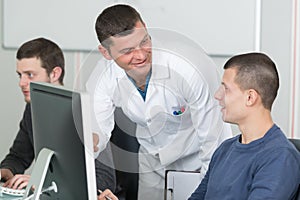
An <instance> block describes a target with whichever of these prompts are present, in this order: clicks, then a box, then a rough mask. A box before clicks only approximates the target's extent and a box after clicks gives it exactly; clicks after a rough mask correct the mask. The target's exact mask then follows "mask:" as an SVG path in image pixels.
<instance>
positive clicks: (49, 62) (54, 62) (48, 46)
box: [0, 38, 115, 191]
mask: <svg viewBox="0 0 300 200" xmlns="http://www.w3.org/2000/svg"><path fill="white" fill-rule="evenodd" d="M16 58H17V70H16V71H17V74H18V75H19V78H20V81H19V86H20V88H21V91H22V93H23V94H24V98H25V101H26V103H27V104H26V107H25V111H24V114H23V118H22V120H21V122H20V125H19V126H20V129H19V132H18V134H17V136H16V138H15V140H14V142H13V145H12V146H11V148H10V150H9V153H8V154H7V155H6V157H5V158H4V160H3V161H2V162H1V164H0V170H1V178H2V179H1V180H2V181H5V183H4V184H3V186H5V187H10V188H13V189H21V188H24V187H26V185H27V184H28V181H29V178H30V176H29V175H25V174H24V172H25V170H26V169H27V168H28V167H29V166H30V165H31V163H32V162H33V160H34V156H35V155H34V146H33V132H32V120H31V112H30V89H29V86H30V82H31V81H38V82H48V83H51V84H56V85H63V78H64V73H65V70H64V65H65V61H64V56H63V52H62V50H61V49H60V47H59V46H58V45H57V44H55V43H54V42H52V41H50V40H48V39H44V38H37V39H33V40H30V41H28V42H26V43H24V44H23V45H22V46H21V47H20V48H19V49H18V51H17V55H16ZM106 154H107V155H108V156H110V155H111V152H110V149H107V151H106ZM102 155H103V154H101V155H100V156H102ZM106 159H107V158H106ZM99 160H101V158H100V159H99V158H98V159H95V167H96V169H95V170H96V180H97V188H98V189H100V190H105V189H107V188H108V189H111V190H113V191H114V190H115V171H114V169H112V168H110V167H108V166H106V165H104V164H103V163H101V162H100V161H99Z"/></svg>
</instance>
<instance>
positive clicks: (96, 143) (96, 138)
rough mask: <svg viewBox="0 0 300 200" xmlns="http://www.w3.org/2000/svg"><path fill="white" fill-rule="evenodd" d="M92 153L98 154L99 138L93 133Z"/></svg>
mask: <svg viewBox="0 0 300 200" xmlns="http://www.w3.org/2000/svg"><path fill="white" fill-rule="evenodd" d="M93 143H94V152H98V151H99V148H98V144H99V136H98V134H97V133H93Z"/></svg>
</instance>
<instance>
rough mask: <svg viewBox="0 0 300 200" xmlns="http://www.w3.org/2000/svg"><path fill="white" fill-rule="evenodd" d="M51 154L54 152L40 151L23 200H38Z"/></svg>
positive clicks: (45, 149) (44, 149)
mask: <svg viewBox="0 0 300 200" xmlns="http://www.w3.org/2000/svg"><path fill="white" fill-rule="evenodd" d="M53 154H54V151H52V150H50V149H47V148H43V149H42V150H41V151H40V153H39V155H38V157H37V160H36V163H35V164H34V168H33V170H32V173H31V176H30V179H29V183H28V185H27V187H26V191H25V194H24V196H23V200H25V199H34V200H39V196H40V194H41V192H42V188H43V185H44V181H45V177H46V174H47V170H48V167H49V163H50V161H51V158H52V156H53Z"/></svg>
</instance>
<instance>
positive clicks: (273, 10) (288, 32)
mask: <svg viewBox="0 0 300 200" xmlns="http://www.w3.org/2000/svg"><path fill="white" fill-rule="evenodd" d="M294 1H297V0H277V1H272V0H264V1H262V27H261V47H260V48H261V51H263V52H265V53H267V54H269V55H270V56H271V57H272V58H273V59H274V60H275V62H276V64H277V66H278V69H279V73H280V79H281V82H280V83H281V86H280V90H279V96H278V98H277V100H276V102H275V105H274V108H273V112H272V114H273V116H274V119H275V121H276V123H278V124H279V125H280V126H281V127H282V129H283V130H284V131H285V132H286V133H287V136H291V125H290V120H291V110H290V107H291V102H292V98H291V94H292V92H291V87H292V84H291V82H292V81H291V79H292V75H291V73H292V62H291V59H292V56H291V55H292V53H293V49H292V42H293V41H292V30H293V23H292V13H293V12H292V6H293V2H294ZM298 3H299V4H300V2H298ZM200 6H201V5H200ZM2 8H3V1H1V3H0V11H1V12H2ZM232 9H238V8H232ZM186 11H187V12H188V9H186ZM183 12H184V10H182V13H180V15H184V13H183ZM279 13H280V14H279ZM153 14H154V13H153ZM19 17H22V16H19ZM215 17H216V19H218V18H221V17H222V16H219V15H218V13H215ZM2 18H3V13H1V14H0V21H1V23H2ZM198 20H202V19H198ZM204 20H205V19H204ZM299 21H300V19H299ZM195 25H197V21H195ZM212 26H213V24H212ZM2 27H3V26H2V24H1V27H0V33H1V38H0V42H1V44H2V43H3V37H2V33H3V30H2ZM238 28H239V27H237V29H238ZM92 31H93V30H92ZM223 31H224V32H226V31H230V30H227V29H226V28H224V30H223ZM20 34H22V33H20ZM219 34H222V32H220V33H219ZM78 39H80V38H78ZM213 39H214V38H212V40H213ZM82 40H84V38H83V39H82ZM233 45H236V44H233ZM298 45H300V44H298ZM15 53H16V49H4V48H3V47H1V48H0V60H1V65H2V66H1V70H2V71H1V72H2V74H3V75H2V77H1V78H2V81H1V84H0V91H1V92H2V95H1V103H0V111H1V112H0V121H1V139H0V160H1V159H2V158H3V157H4V156H5V154H6V153H7V151H8V149H9V147H10V145H11V143H12V141H13V139H14V137H15V135H16V133H17V130H18V124H19V121H20V119H21V117H22V113H23V109H24V105H25V103H24V101H23V96H22V94H21V92H20V89H19V87H18V78H17V75H16V72H15V70H16V69H15ZM64 53H65V57H66V71H67V72H66V79H65V85H66V86H67V87H73V82H74V80H75V77H76V71H78V70H79V68H80V66H81V64H83V63H84V65H85V67H86V65H88V66H93V65H94V63H95V62H96V61H97V59H98V58H99V57H98V54H97V53H91V54H89V53H86V52H74V51H73V52H72V51H65V52H64ZM238 53H241V52H233V54H238ZM297 57H298V59H300V53H298V54H297ZM87 58H88V59H87ZM213 59H214V61H215V62H216V63H217V65H218V66H219V67H220V73H222V66H223V64H224V62H225V61H226V60H227V59H228V55H224V56H222V55H219V56H213ZM298 67H299V66H298ZM299 92H300V91H299V87H298V93H299ZM298 109H299V108H298ZM297 120H298V121H299V119H297ZM297 120H296V122H295V123H296V126H297V127H299V122H298V121H297ZM298 130H299V128H298ZM235 131H237V130H236V129H235ZM294 137H300V135H299V133H294Z"/></svg>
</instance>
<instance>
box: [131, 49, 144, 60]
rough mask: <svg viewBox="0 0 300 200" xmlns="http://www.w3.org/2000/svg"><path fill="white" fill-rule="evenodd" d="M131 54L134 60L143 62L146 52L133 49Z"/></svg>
mask: <svg viewBox="0 0 300 200" xmlns="http://www.w3.org/2000/svg"><path fill="white" fill-rule="evenodd" d="M133 53H134V54H133V56H134V58H135V59H140V60H143V59H145V57H146V52H145V51H144V50H143V49H142V48H138V49H135V50H134V52H133Z"/></svg>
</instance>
